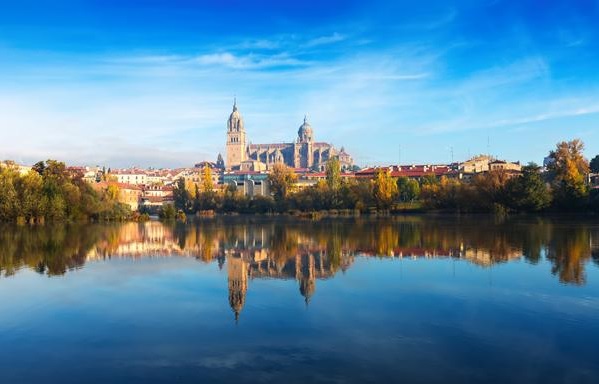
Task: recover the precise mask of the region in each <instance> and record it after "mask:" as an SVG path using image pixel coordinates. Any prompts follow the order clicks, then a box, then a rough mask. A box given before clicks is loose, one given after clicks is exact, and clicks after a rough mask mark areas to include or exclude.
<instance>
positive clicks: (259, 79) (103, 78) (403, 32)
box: [0, 0, 599, 168]
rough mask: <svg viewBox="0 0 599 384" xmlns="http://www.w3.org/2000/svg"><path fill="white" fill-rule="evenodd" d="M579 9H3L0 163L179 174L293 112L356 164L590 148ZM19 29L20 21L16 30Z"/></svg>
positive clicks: (526, 157) (585, 7)
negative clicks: (242, 127)
mask: <svg viewBox="0 0 599 384" xmlns="http://www.w3.org/2000/svg"><path fill="white" fill-rule="evenodd" d="M598 16H599V7H598V6H597V3H596V2H590V1H574V2H566V1H563V2H552V4H550V5H549V4H545V5H543V6H542V7H541V6H539V5H538V4H536V3H534V2H505V1H496V2H490V3H487V4H479V3H478V2H477V3H470V2H466V1H459V2H452V3H447V2H432V3H427V4H421V5H414V4H396V2H389V1H375V2H374V3H373V4H368V5H365V4H363V3H361V2H358V1H337V0H336V1H333V2H327V3H326V4H310V3H288V4H279V3H277V2H272V1H257V2H237V1H228V2H219V3H218V4H211V3H199V4H198V3H194V4H192V3H189V2H187V1H174V2H169V4H154V5H153V6H149V5H145V6H144V5H141V4H129V5H127V4H119V5H106V4H103V5H102V6H100V5H97V4H94V3H91V2H76V1H69V0H63V1H58V2H54V3H52V4H35V6H34V7H29V6H28V3H27V2H26V1H25V2H19V3H12V4H7V5H5V7H4V9H3V12H2V15H0V24H1V25H2V35H0V54H1V55H2V57H3V60H2V63H0V70H1V71H0V83H2V87H0V110H2V111H3V113H2V114H0V132H1V133H2V136H3V140H2V141H1V142H0V158H1V159H3V160H4V159H12V160H15V161H17V162H19V163H23V164H31V163H33V162H35V161H39V160H45V159H48V158H56V159H59V160H62V161H65V162H67V163H69V164H81V165H83V164H86V165H94V164H102V165H103V164H106V165H110V166H113V167H120V168H122V167H130V166H140V167H143V168H147V167H154V168H159V167H169V168H173V167H182V166H188V165H191V164H194V163H196V162H199V161H203V160H210V161H214V159H215V158H216V155H217V154H218V153H222V154H224V153H225V145H224V137H225V134H226V133H225V128H226V119H227V116H228V115H229V113H230V107H231V104H232V101H233V98H234V97H237V100H238V103H239V105H240V108H242V109H243V111H244V118H245V120H246V129H247V131H248V135H249V136H251V137H252V140H254V141H255V142H286V141H288V140H289V139H290V132H292V131H294V130H296V129H297V127H298V126H299V125H300V124H301V121H302V119H303V116H304V115H305V114H308V116H309V119H310V121H311V123H312V125H313V126H314V129H315V131H316V132H318V140H322V141H324V142H328V143H331V144H333V145H335V146H336V147H341V146H344V147H345V148H346V149H347V151H348V152H349V153H351V154H352V156H353V158H354V161H355V163H356V164H358V165H360V166H366V165H385V164H397V163H402V164H427V163H429V164H447V163H449V162H450V160H451V158H452V152H453V158H454V160H456V161H457V160H465V159H468V158H470V157H472V156H474V155H477V154H481V153H485V154H490V155H493V156H496V157H498V158H502V159H507V160H510V161H521V162H522V163H527V162H529V161H534V162H537V163H540V162H542V159H543V157H544V156H546V155H547V148H552V146H553V144H554V143H556V142H558V141H561V140H569V139H572V138H580V139H581V140H582V141H584V142H585V143H586V145H587V148H586V149H587V150H586V153H587V154H588V155H589V157H592V155H594V154H595V153H599V132H598V131H599V130H597V123H598V122H599V104H598V103H597V100H598V99H599V97H598V96H599V75H598V74H597V73H596V71H595V68H596V63H597V62H598V61H599V53H598V52H599V47H598V39H597V37H598V35H599V33H598V28H597V25H596V20H597V17H598ZM31 23H34V24H35V25H36V26H37V28H35V29H31V28H27V26H28V25H30V24H31Z"/></svg>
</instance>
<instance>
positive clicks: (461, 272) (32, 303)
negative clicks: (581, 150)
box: [0, 217, 599, 383]
mask: <svg viewBox="0 0 599 384" xmlns="http://www.w3.org/2000/svg"><path fill="white" fill-rule="evenodd" d="M598 264H599V223H597V222H580V221H574V220H571V219H570V220H566V219H559V220H558V219H553V220H551V219H543V220H532V219H526V220H523V219H518V220H503V221H499V220H494V219H489V218H484V217H478V218H448V217H440V218H435V217H401V218H392V219H336V220H321V221H316V222H314V221H307V220H300V219H285V218H280V219H268V218H229V219H224V218H219V219H211V220H205V221H202V222H199V223H197V224H188V225H175V224H173V225H163V224H160V223H157V222H149V223H145V224H135V223H129V224H122V225H87V226H81V225H79V226H54V227H53V226H45V227H41V228H27V227H9V226H5V227H0V303H1V314H0V382H2V383H120V382H128V383H154V382H164V383H178V382H184V383H220V382H224V383H228V382H235V383H246V382H285V383H307V382H322V383H345V382H355V383H362V382H411V383H419V382H422V383H451V382H453V383H466V382H488V383H506V382H520V383H534V382H542V383H598V382H599V267H598Z"/></svg>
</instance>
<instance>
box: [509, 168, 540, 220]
mask: <svg viewBox="0 0 599 384" xmlns="http://www.w3.org/2000/svg"><path fill="white" fill-rule="evenodd" d="M540 170H541V168H540V167H539V166H538V165H536V164H535V163H529V164H528V165H527V166H524V167H522V176H520V177H514V178H512V179H511V180H509V182H508V184H507V187H506V189H507V200H508V205H509V206H510V207H511V208H513V209H515V210H518V211H527V212H537V211H541V210H543V209H545V208H547V207H548V206H549V205H550V204H551V192H550V191H549V188H547V184H546V183H545V181H544V180H543V176H542V175H541V171H540Z"/></svg>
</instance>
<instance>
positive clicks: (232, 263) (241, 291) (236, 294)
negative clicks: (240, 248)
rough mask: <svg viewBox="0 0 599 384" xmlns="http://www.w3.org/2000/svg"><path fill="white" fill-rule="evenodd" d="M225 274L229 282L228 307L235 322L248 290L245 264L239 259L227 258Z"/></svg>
mask: <svg viewBox="0 0 599 384" xmlns="http://www.w3.org/2000/svg"><path fill="white" fill-rule="evenodd" d="M227 274H228V277H229V279H228V281H229V305H230V306H231V309H232V310H233V312H234V313H235V321H237V320H238V319H239V313H241V310H242V309H243V306H244V305H245V295H246V294H247V290H248V268H247V262H246V261H245V260H243V259H242V258H241V257H237V256H232V255H231V256H229V257H227Z"/></svg>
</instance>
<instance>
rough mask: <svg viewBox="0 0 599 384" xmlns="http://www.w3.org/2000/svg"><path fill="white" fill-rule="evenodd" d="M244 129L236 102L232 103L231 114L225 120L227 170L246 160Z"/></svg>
mask: <svg viewBox="0 0 599 384" xmlns="http://www.w3.org/2000/svg"><path fill="white" fill-rule="evenodd" d="M246 154H247V147H246V143H245V127H244V125H243V118H242V117H241V113H239V111H238V110H237V100H234V101H233V112H231V115H230V116H229V120H227V163H226V167H227V169H232V168H234V167H238V166H239V165H241V162H242V161H244V160H246Z"/></svg>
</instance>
